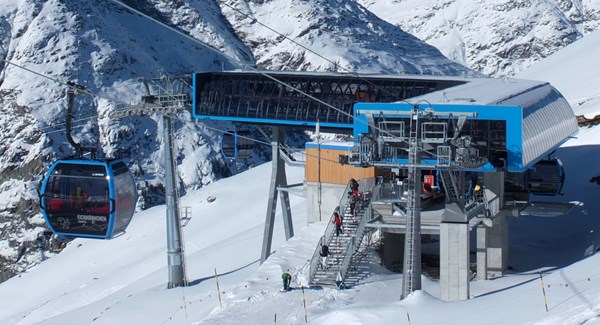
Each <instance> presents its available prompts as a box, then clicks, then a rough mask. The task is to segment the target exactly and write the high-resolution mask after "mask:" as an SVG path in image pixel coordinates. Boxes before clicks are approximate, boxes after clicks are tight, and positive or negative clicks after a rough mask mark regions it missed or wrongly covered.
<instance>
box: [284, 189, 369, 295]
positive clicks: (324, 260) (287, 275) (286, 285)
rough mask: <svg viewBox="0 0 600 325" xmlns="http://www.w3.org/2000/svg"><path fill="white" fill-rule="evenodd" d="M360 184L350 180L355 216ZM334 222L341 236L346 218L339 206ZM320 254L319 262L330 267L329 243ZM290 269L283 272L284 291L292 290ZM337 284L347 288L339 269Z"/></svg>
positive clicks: (325, 267) (323, 267) (322, 247)
mask: <svg viewBox="0 0 600 325" xmlns="http://www.w3.org/2000/svg"><path fill="white" fill-rule="evenodd" d="M358 186H359V185H358V182H357V181H356V180H355V179H354V178H353V179H351V180H350V191H349V192H348V204H349V206H350V212H351V214H352V215H353V216H354V210H355V208H356V203H357V202H358V201H360V193H359V191H358ZM333 223H334V224H335V235H336V237H339V235H340V234H342V233H343V232H344V230H343V224H344V218H343V217H342V215H341V214H340V211H339V207H338V208H337V209H336V210H335V211H334V212H333ZM319 255H320V257H321V259H320V263H319V264H320V267H321V268H322V269H323V270H326V269H328V266H327V258H328V257H329V255H330V251H329V246H327V243H321V250H320V251H319ZM289 271H290V270H287V272H283V274H282V275H281V279H282V281H283V290H284V291H288V290H291V288H290V283H291V281H292V275H291V274H290V272H289ZM335 284H336V286H337V287H338V288H340V289H344V288H345V285H344V281H343V279H342V274H341V272H339V271H338V273H337V276H336V281H335Z"/></svg>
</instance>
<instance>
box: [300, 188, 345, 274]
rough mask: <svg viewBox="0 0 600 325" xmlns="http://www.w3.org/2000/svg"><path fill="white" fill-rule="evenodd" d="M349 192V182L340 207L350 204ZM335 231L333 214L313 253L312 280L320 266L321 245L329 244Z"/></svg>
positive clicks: (311, 263) (311, 262) (311, 261)
mask: <svg viewBox="0 0 600 325" xmlns="http://www.w3.org/2000/svg"><path fill="white" fill-rule="evenodd" d="M349 191H350V182H348V184H347V185H346V188H345V189H344V194H343V195H342V198H341V199H340V205H339V207H344V206H346V204H347V203H348V195H347V193H348V192H349ZM334 230H335V225H334V224H333V213H332V214H331V217H330V218H329V222H328V223H327V228H325V234H324V235H323V236H321V239H320V241H319V244H317V247H316V248H315V252H314V253H313V256H312V258H311V260H310V273H309V274H310V278H311V280H312V278H313V276H314V274H315V271H316V270H317V265H318V264H319V260H320V259H319V253H320V251H321V244H322V243H327V244H328V243H329V240H330V239H331V236H333V233H334Z"/></svg>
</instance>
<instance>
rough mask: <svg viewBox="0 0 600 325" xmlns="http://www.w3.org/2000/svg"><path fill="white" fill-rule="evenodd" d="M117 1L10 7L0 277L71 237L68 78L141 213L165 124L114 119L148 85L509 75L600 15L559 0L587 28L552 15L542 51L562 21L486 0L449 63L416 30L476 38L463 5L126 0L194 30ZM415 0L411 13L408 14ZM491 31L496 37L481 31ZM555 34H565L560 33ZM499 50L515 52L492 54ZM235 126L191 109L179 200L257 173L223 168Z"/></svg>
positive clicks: (158, 175) (13, 1)
mask: <svg viewBox="0 0 600 325" xmlns="http://www.w3.org/2000/svg"><path fill="white" fill-rule="evenodd" d="M119 2H121V1H116V0H114V1H113V0H0V58H2V61H0V281H2V279H5V278H8V277H10V276H12V275H14V274H18V273H20V272H23V271H25V270H27V268H28V267H30V266H31V265H34V264H36V263H39V262H40V261H42V260H43V259H45V258H48V257H49V256H51V255H52V254H55V253H57V252H59V251H60V249H61V243H60V241H57V240H56V238H54V237H52V236H50V235H49V234H47V233H46V234H45V233H44V230H45V229H46V228H45V224H44V221H43V218H42V217H41V214H40V213H39V206H38V203H37V201H38V193H37V189H38V187H39V182H40V180H41V179H42V177H43V174H44V173H45V171H46V170H47V168H48V167H49V164H50V163H51V162H52V161H54V160H55V159H58V158H62V157H66V156H69V155H72V154H73V149H72V148H71V146H70V145H69V144H68V143H67V141H66V134H65V125H64V123H65V118H66V97H65V90H66V89H67V86H66V82H67V81H73V82H76V83H78V84H80V85H82V86H84V87H85V88H86V92H83V93H80V94H78V95H77V96H76V102H75V114H74V115H75V116H74V118H75V122H74V132H73V133H74V134H73V136H74V137H75V139H76V141H78V142H80V143H82V144H84V145H86V146H94V147H97V148H98V149H99V152H100V156H105V157H122V158H124V159H125V161H126V162H127V163H128V164H129V166H130V168H131V170H132V172H133V173H134V175H135V177H136V180H137V182H138V188H139V193H140V194H141V197H140V201H139V202H138V208H140V209H143V208H148V207H150V206H153V205H156V204H161V203H162V202H163V201H162V200H163V199H162V191H163V186H162V183H163V176H164V168H163V154H162V149H163V141H162V128H163V126H162V119H161V117H160V116H158V115H150V116H136V117H133V116H132V117H126V118H122V119H114V118H110V117H109V113H110V112H112V111H114V110H118V109H123V108H126V107H128V106H130V105H134V104H136V103H138V102H139V101H140V98H141V96H143V95H146V94H147V93H146V89H145V87H144V85H143V84H142V83H141V82H140V81H139V78H142V77H143V78H157V77H160V76H161V75H162V74H169V75H189V74H190V73H191V72H193V71H211V70H220V69H236V68H237V69H256V68H259V69H274V70H281V69H283V70H320V71H338V72H362V73H410V74H434V75H444V74H445V75H459V76H468V75H477V74H478V72H477V71H473V70H471V69H468V68H466V67H464V66H462V65H461V64H459V63H466V64H468V65H469V66H471V67H474V68H475V69H474V70H478V71H481V72H484V73H488V74H500V73H499V72H498V71H512V70H511V69H513V70H514V68H512V66H513V65H514V66H517V64H520V62H522V61H523V62H525V61H526V62H530V61H531V62H532V61H534V60H536V59H539V58H541V57H543V56H545V55H548V54H549V53H551V52H552V51H553V50H555V49H557V48H559V47H560V46H564V45H566V44H568V43H569V42H572V41H573V40H575V39H577V38H578V37H581V35H583V34H585V30H586V29H593V28H595V27H594V26H595V25H594V24H593V22H594V21H597V19H596V18H595V16H594V15H597V11H593V10H591V9H586V8H592V7H593V6H592V4H591V3H592V2H591V1H589V2H586V1H579V2H571V1H557V2H556V6H555V7H557V8H558V7H559V6H560V7H561V8H562V9H560V10H558V12H560V13H563V16H564V17H565V21H576V20H577V19H580V20H579V22H578V23H573V24H572V26H575V27H568V28H567V27H565V28H563V29H560V28H559V25H556V26H555V25H554V23H551V22H550V21H551V20H550V19H547V21H549V22H548V24H547V25H550V26H551V27H552V28H550V27H548V28H547V29H544V31H546V30H547V33H548V37H547V38H545V39H547V40H554V42H553V43H552V44H551V45H552V46H551V47H548V46H546V45H544V46H542V45H540V44H541V43H540V44H537V43H535V42H533V43H534V45H535V46H534V45H530V46H529V47H528V46H526V44H527V40H528V39H527V38H526V37H525V36H523V37H517V36H518V35H521V34H523V35H528V33H526V31H528V30H529V29H530V26H538V24H539V21H540V20H541V18H539V17H538V16H540V17H541V16H546V17H553V16H547V15H549V14H548V13H547V12H546V11H543V12H539V11H538V10H545V9H544V8H546V7H543V6H541V5H540V6H538V7H534V6H530V5H528V3H529V2H524V1H521V2H519V3H520V5H519V6H517V7H514V8H512V7H511V6H512V3H513V2H514V1H510V2H508V1H507V2H504V5H503V6H501V5H497V4H496V3H497V2H492V1H489V2H490V5H484V4H483V3H481V2H479V5H480V6H481V8H484V7H485V8H487V9H486V10H487V11H486V12H487V15H486V16H477V17H479V21H480V22H481V23H478V24H473V25H472V28H473V30H471V32H470V33H471V35H472V36H469V37H467V36H464V37H463V36H461V37H463V38H464V39H465V40H466V41H463V43H465V44H467V43H468V44H471V43H470V39H471V38H473V39H476V38H480V39H481V40H479V42H478V43H477V44H479V45H478V46H479V48H473V49H466V47H463V48H464V50H463V52H464V55H452V53H450V55H448V54H447V56H449V57H450V58H451V59H453V60H454V61H452V60H449V59H448V58H446V57H444V55H442V53H441V52H440V51H439V50H438V49H436V48H435V47H434V46H438V47H439V48H440V49H441V50H442V51H445V52H444V53H447V51H446V49H447V48H448V47H444V46H441V45H443V44H441V43H438V44H435V42H430V43H431V44H432V45H434V46H432V45H428V44H426V43H424V42H422V41H421V40H419V39H418V38H417V37H415V36H413V35H416V36H418V37H420V38H422V39H424V40H426V41H428V42H429V40H435V39H437V38H436V37H439V38H441V39H444V38H443V37H442V36H444V35H450V36H452V35H459V33H458V31H462V28H464V29H465V33H466V30H467V29H468V27H469V25H468V24H460V26H461V27H460V28H458V27H456V26H457V23H456V22H455V23H450V19H447V17H446V16H445V15H448V8H454V9H456V6H457V5H458V4H459V2H458V1H450V0H448V1H424V2H423V1H420V2H419V1H414V2H413V1H387V4H388V5H389V10H388V12H395V13H396V14H397V15H390V16H389V17H388V16H385V15H383V14H382V11H381V10H382V8H384V7H382V6H383V3H385V1H381V2H380V1H377V5H376V4H375V2H374V1H371V2H370V3H369V2H368V0H361V1H354V0H336V1H326V0H267V1H265V0H260V1H258V0H255V1H233V0H218V1H216V0H146V1H138V0H128V1H122V2H123V3H125V4H126V5H129V6H131V7H133V8H135V9H136V10H139V11H140V12H143V13H144V14H145V15H147V16H149V17H151V18H152V19H156V20H158V21H160V22H163V23H164V24H166V25H168V26H170V27H171V28H174V29H176V30H178V31H180V32H182V33H184V34H185V35H186V36H182V35H180V34H177V33H175V32H173V31H171V30H169V29H168V28H165V27H163V26H160V25H159V24H157V23H156V22H153V21H152V20H151V19H149V18H147V17H144V16H140V15H138V14H135V13H133V12H132V11H130V10H128V9H126V8H125V7H123V6H122V5H120V4H119ZM465 3H467V2H466V1H465ZM491 3H494V5H491ZM535 3H540V1H537V2H535ZM552 3H554V2H552ZM569 3H571V7H569ZM409 4H412V7H410V8H409V7H406V6H408V5H409ZM425 5H429V7H424V6H425ZM463 5H464V3H463ZM423 8H425V9H427V10H425V9H423ZM478 8H479V7H478ZM509 8H511V10H510V11H508V10H509ZM401 9H402V10H401ZM383 11H384V12H385V10H383ZM426 11H429V14H427V13H426ZM454 11H457V10H454ZM505 11H506V12H510V14H511V15H516V14H520V13H521V12H526V13H527V14H523V16H522V19H523V21H522V22H521V25H518V24H514V23H513V24H512V25H511V24H504V22H503V21H502V20H501V19H497V24H489V25H485V24H484V23H483V21H484V20H492V19H496V18H495V16H494V15H495V14H500V13H502V12H505ZM407 12H412V13H413V14H411V16H410V17H412V18H411V20H409V19H405V18H410V17H408V16H402V15H407ZM442 12H446V13H445V14H443V15H442ZM477 13H478V12H477ZM465 15H466V14H465ZM473 15H475V11H473ZM578 15H579V16H580V17H579V16H578ZM392 16H393V17H404V18H402V21H404V22H405V23H410V25H403V24H400V27H399V26H398V24H399V23H398V22H397V21H394V20H392V19H391V18H390V17H392ZM507 16H508V14H507ZM592 16H594V17H592ZM469 17H470V16H469ZM469 17H462V15H461V16H460V17H459V18H461V19H456V20H457V21H461V22H464V21H470V22H474V21H475V20H476V19H475V18H477V17H475V16H473V17H471V18H469ZM536 17H538V18H536ZM567 17H570V18H567ZM577 17H579V18H577ZM463 18H464V19H463ZM419 21H421V23H420V24H421V25H419ZM542 21H546V20H542ZM484 25H485V26H488V29H486V30H485V31H482V30H481V28H482V26H484ZM419 26H420V27H419ZM514 26H517V28H516V30H514V31H513V30H511V28H512V27H514ZM519 26H521V27H519ZM569 26H571V25H569ZM408 27H413V28H414V30H411V28H408ZM421 29H425V30H430V31H431V33H432V35H433V36H431V37H430V38H429V39H428V38H426V37H423V36H422V35H420V34H419V33H418V30H421ZM434 30H437V32H435V33H434V32H433V31H434ZM555 30H558V32H557V34H556V35H553V36H551V35H550V34H553V32H554V31H555ZM495 33H498V35H501V36H502V37H503V38H502V40H498V41H495V42H494V41H490V42H489V43H490V44H491V45H490V44H488V43H487V42H485V41H484V40H483V39H486V36H485V35H488V38H489V39H490V40H491V39H493V38H494V37H492V36H493V35H496V34H495ZM477 35H478V36H477ZM434 36H435V37H434ZM476 36H477V37H476ZM511 36H513V38H511ZM447 37H449V36H447ZM498 37H499V36H498ZM191 38H193V39H195V40H198V41H199V42H201V43H202V44H199V43H197V42H195V41H194V40H192V39H191ZM457 38H458V39H460V38H459V37H457ZM532 39H533V40H537V38H529V40H532ZM486 40H487V39H486ZM554 43H556V44H554ZM203 44H205V45H209V46H210V47H211V48H207V47H206V46H204V45H203ZM518 44H522V45H521V46H517V45H518ZM544 44H546V43H544ZM509 45H510V46H509ZM488 48H489V50H490V51H492V50H493V51H498V52H499V53H504V54H499V55H498V56H497V57H493V56H492V57H489V58H486V57H485V55H484V54H486V53H488V52H486V51H488ZM478 49H479V52H478ZM457 51H458V50H457ZM538 51H541V52H542V53H541V54H540V53H538ZM458 52H460V51H458ZM458 52H457V53H458ZM477 53H479V54H477ZM490 53H491V52H490ZM494 53H495V52H494ZM463 57H464V60H462V61H461V60H459V59H457V58H463ZM499 58H502V60H500V59H499ZM527 60H529V61H527ZM457 62H458V63H457ZM472 62H476V63H475V64H474V63H472ZM490 67H492V68H490ZM490 69H491V70H490ZM151 91H152V92H156V91H158V89H156V88H152V89H151ZM230 126H231V125H228V124H226V123H214V122H210V123H205V124H203V123H198V122H197V121H194V120H193V119H192V118H191V117H190V115H189V113H182V114H180V115H178V116H177V117H176V119H175V126H174V130H175V135H174V137H175V145H176V148H177V155H176V160H177V165H178V173H179V185H180V190H181V193H185V191H186V190H190V189H195V188H199V187H201V186H203V185H205V184H208V183H210V182H213V181H215V180H217V179H219V178H221V177H224V176H226V175H229V174H231V173H236V172H238V171H240V170H243V169H244V168H247V167H246V165H243V164H241V163H239V162H238V163H230V162H226V161H225V160H224V159H223V157H222V155H221V154H220V146H221V144H220V136H221V133H220V132H219V131H218V129H225V128H228V127H230ZM264 152H267V154H265V153H264ZM264 152H258V153H257V155H256V157H253V159H252V160H251V161H250V162H249V163H250V164H257V163H261V162H264V161H265V160H266V159H268V158H269V157H268V148H267V149H266V150H264Z"/></svg>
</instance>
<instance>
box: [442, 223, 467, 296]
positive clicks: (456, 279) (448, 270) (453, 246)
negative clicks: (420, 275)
mask: <svg viewBox="0 0 600 325" xmlns="http://www.w3.org/2000/svg"><path fill="white" fill-rule="evenodd" d="M469 281H470V271H469V225H468V224H467V223H448V222H442V223H441V224H440V298H441V299H442V300H444V301H460V300H465V299H469V290H470V284H469Z"/></svg>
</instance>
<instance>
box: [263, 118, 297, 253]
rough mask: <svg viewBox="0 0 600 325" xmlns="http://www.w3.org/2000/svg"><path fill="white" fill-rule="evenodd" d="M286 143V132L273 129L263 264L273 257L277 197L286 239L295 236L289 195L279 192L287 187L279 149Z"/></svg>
mask: <svg viewBox="0 0 600 325" xmlns="http://www.w3.org/2000/svg"><path fill="white" fill-rule="evenodd" d="M284 142H285V130H284V129H283V128H280V127H273V134H272V136H271V148H272V153H273V158H272V162H271V164H272V169H271V186H270V188H269V200H268V203H267V216H266V219H265V232H264V235H263V245H262V253H261V257H260V263H261V264H262V263H263V262H264V261H266V260H267V258H268V257H269V255H271V244H272V242H273V227H274V225H275V212H276V210H277V196H278V193H277V192H279V196H281V209H282V214H283V226H284V228H285V238H286V239H290V238H291V237H293V236H294V228H293V224H292V214H291V211H290V199H289V194H288V193H287V192H286V191H279V190H278V189H277V188H278V187H280V186H287V177H286V174H285V161H284V160H283V158H282V157H281V153H280V151H279V148H280V147H281V145H282V144H283V143H284Z"/></svg>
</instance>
